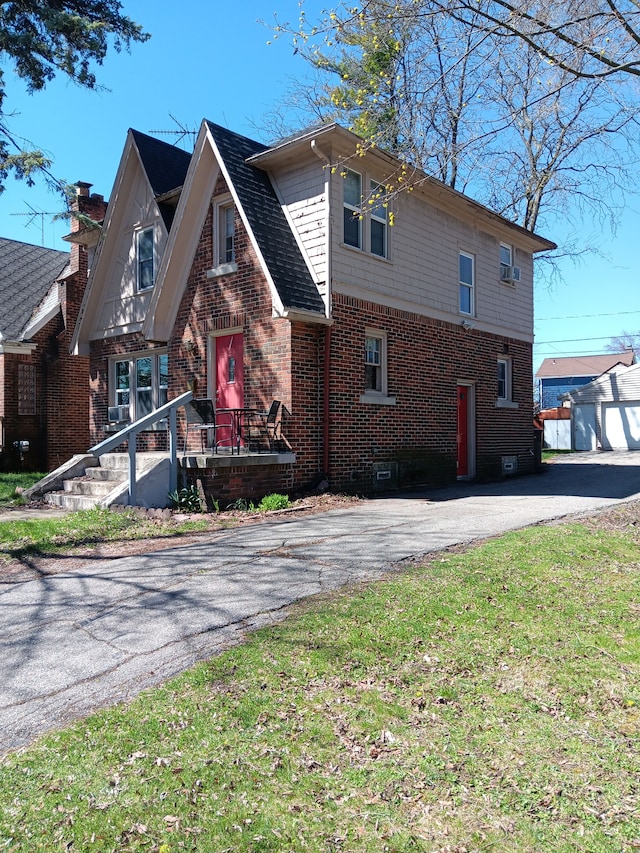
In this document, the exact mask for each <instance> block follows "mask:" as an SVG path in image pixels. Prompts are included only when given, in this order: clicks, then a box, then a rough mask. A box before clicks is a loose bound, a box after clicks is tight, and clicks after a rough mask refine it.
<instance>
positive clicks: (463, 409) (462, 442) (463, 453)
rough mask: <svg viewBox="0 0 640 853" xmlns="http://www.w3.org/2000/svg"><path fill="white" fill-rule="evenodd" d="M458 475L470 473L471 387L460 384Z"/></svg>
mask: <svg viewBox="0 0 640 853" xmlns="http://www.w3.org/2000/svg"><path fill="white" fill-rule="evenodd" d="M457 474H458V477H466V476H468V474H469V387H468V386H467V385H458V469H457Z"/></svg>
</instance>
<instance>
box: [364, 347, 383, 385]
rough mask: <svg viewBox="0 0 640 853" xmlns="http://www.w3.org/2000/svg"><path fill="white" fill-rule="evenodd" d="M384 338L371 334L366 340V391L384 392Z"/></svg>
mask: <svg viewBox="0 0 640 853" xmlns="http://www.w3.org/2000/svg"><path fill="white" fill-rule="evenodd" d="M384 355H385V353H384V338H383V337H382V335H374V334H369V335H367V336H366V337H365V339H364V387H365V391H374V392H376V393H377V394H382V392H383V368H384Z"/></svg>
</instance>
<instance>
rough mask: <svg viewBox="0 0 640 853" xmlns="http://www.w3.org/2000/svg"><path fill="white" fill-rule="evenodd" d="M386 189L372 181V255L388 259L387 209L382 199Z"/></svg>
mask: <svg viewBox="0 0 640 853" xmlns="http://www.w3.org/2000/svg"><path fill="white" fill-rule="evenodd" d="M384 195H385V188H384V187H383V186H382V184H377V183H376V182H375V181H371V202H372V204H371V214H370V215H371V246H370V248H371V254H372V255H378V257H380V258H386V257H387V208H386V206H385V204H384V202H382V201H381V199H383V198H384Z"/></svg>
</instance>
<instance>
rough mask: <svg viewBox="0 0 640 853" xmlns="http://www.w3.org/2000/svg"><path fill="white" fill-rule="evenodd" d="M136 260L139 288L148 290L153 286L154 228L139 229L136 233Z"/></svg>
mask: <svg viewBox="0 0 640 853" xmlns="http://www.w3.org/2000/svg"><path fill="white" fill-rule="evenodd" d="M136 261H137V266H138V269H137V276H138V281H137V286H138V290H147V289H148V288H149V287H153V282H154V268H153V266H154V265H153V228H145V230H144V231H138V233H137V235H136Z"/></svg>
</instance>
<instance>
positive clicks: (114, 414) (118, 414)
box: [108, 406, 129, 424]
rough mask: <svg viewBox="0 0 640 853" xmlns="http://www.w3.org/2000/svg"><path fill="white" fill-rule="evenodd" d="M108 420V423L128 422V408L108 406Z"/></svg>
mask: <svg viewBox="0 0 640 853" xmlns="http://www.w3.org/2000/svg"><path fill="white" fill-rule="evenodd" d="M108 420H109V422H110V423H118V424H119V423H122V422H123V421H128V420H129V406H109V413H108Z"/></svg>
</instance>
